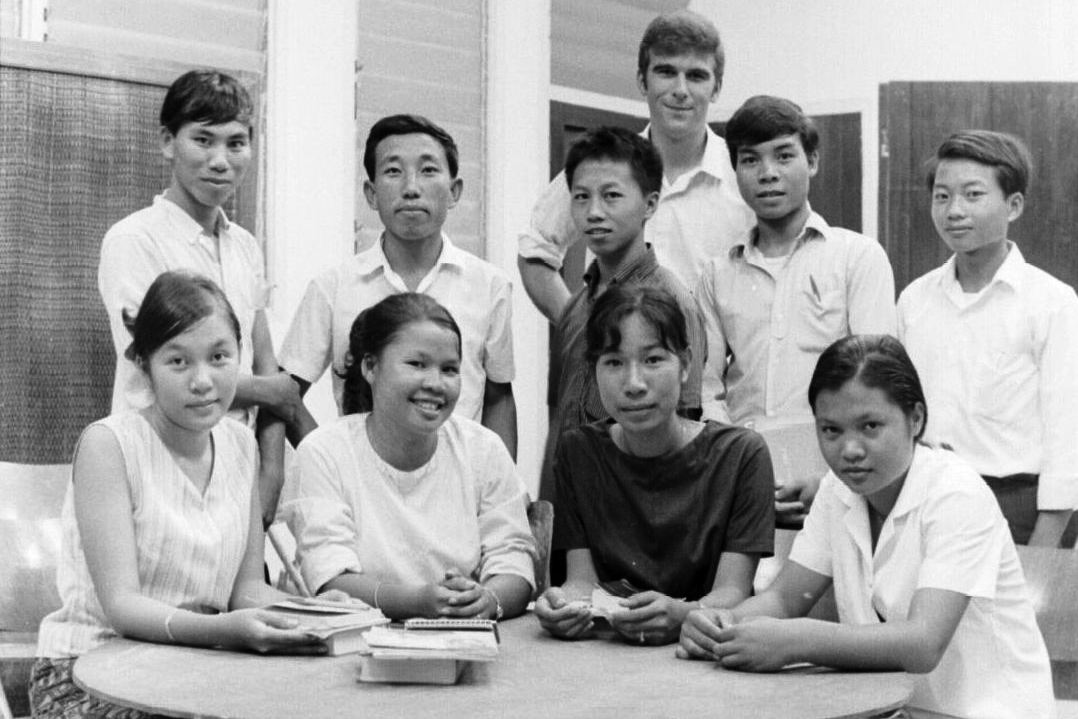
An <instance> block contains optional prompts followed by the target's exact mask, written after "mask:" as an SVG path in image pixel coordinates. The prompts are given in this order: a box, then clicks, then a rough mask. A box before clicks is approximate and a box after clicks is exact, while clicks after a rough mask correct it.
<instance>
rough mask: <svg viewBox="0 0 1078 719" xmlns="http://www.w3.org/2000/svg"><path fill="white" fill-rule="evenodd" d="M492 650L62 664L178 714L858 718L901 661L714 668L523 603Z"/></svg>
mask: <svg viewBox="0 0 1078 719" xmlns="http://www.w3.org/2000/svg"><path fill="white" fill-rule="evenodd" d="M499 626H500V631H501V640H502V641H501V654H500V656H499V657H498V659H497V661H495V662H493V663H490V664H473V665H471V666H470V667H469V669H468V670H467V671H466V672H465V674H464V676H463V677H462V679H461V682H460V683H459V684H457V685H454V686H418V685H416V686H406V685H382V684H366V683H363V684H361V683H359V682H358V681H357V677H358V672H359V657H358V655H355V654H352V655H347V656H341V657H287V656H257V655H253V654H241V653H236V652H227V651H218V650H212V649H194V648H189V647H176V646H167V645H163V644H148V643H144V642H135V641H130V640H125V639H118V640H115V641H112V642H109V643H108V644H106V645H104V646H102V647H99V648H97V649H94V650H93V651H91V652H89V653H87V654H85V655H84V656H82V657H80V658H79V660H78V661H77V662H76V663H75V671H74V674H75V681H76V682H77V683H78V684H79V686H81V687H83V688H84V689H85V690H86V691H88V692H90V693H91V694H93V695H95V696H98V697H101V698H103V699H107V700H109V701H112V702H115V703H117V704H122V705H125V706H130V707H135V708H138V709H143V710H146V711H151V712H156V713H162V714H170V715H174V716H181V717H232V718H238V719H242V718H245V717H250V718H251V719H255V718H256V717H261V718H265V719H273V718H276V717H280V718H281V719H294V718H295V717H300V716H304V717H327V718H328V717H401V716H406V717H410V718H413V719H422V718H423V717H430V718H432V719H434V718H438V719H441V718H442V717H458V718H461V719H463V718H465V717H466V718H467V719H476V718H481V717H504V716H512V717H522V718H527V717H542V718H543V719H549V718H550V717H589V719H590V718H594V717H596V716H620V717H656V716H663V717H681V716H685V717H690V716H691V717H701V716H716V717H723V719H741V718H744V719H786V718H787V717H790V716H794V715H796V716H798V717H800V718H801V719H813V718H814V717H816V718H820V719H824V718H829V719H835V718H838V717H843V718H846V717H867V716H870V715H872V714H875V713H879V712H883V711H887V710H890V709H895V708H898V707H900V706H902V705H904V704H905V703H906V701H908V700H909V697H910V692H911V687H912V680H911V679H910V677H908V676H907V675H906V674H904V673H901V672H890V673H876V672H858V673H850V672H834V671H830V670H824V669H819V668H809V669H795V670H789V671H784V672H780V673H777V674H749V673H742V672H734V671H727V670H725V669H722V668H721V667H719V666H717V665H716V664H714V663H711V662H690V661H684V660H680V659H676V658H675V657H674V647H673V646H666V647H638V646H631V645H627V644H624V643H622V642H619V641H617V640H612V639H594V640H586V641H578V642H563V641H560V640H557V639H553V638H552V637H550V636H549V635H547V634H546V633H545V632H543V631H542V629H541V628H540V627H539V623H538V621H537V620H536V619H535V618H534V617H533V616H531V615H526V616H524V617H521V618H519V619H514V620H511V621H507V622H502V623H501V624H500V625H499Z"/></svg>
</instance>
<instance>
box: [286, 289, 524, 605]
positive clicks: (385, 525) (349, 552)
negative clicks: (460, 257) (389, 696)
mask: <svg viewBox="0 0 1078 719" xmlns="http://www.w3.org/2000/svg"><path fill="white" fill-rule="evenodd" d="M349 353H350V362H351V364H350V366H349V368H348V371H347V374H346V377H345V386H344V402H343V403H344V410H345V416H343V417H341V418H340V419H339V420H337V421H336V422H334V423H333V424H328V425H325V426H323V427H319V428H318V429H317V430H315V431H314V432H312V433H311V434H310V435H308V436H307V438H306V439H304V441H303V442H302V444H301V445H300V447H299V450H298V458H297V463H298V473H297V476H296V477H295V478H293V480H291V481H290V483H289V484H288V486H287V487H286V489H285V499H284V502H283V504H282V512H283V514H284V515H285V517H286V518H287V520H288V523H289V526H290V528H291V530H292V533H293V534H294V535H295V537H296V544H297V547H296V555H297V559H298V561H299V565H300V570H301V572H302V573H303V577H304V579H305V581H306V582H307V584H308V586H310V587H311V588H312V589H341V590H344V591H346V592H348V593H349V594H351V595H352V596H354V597H358V598H360V599H362V600H364V601H366V602H368V603H370V604H372V605H374V606H376V607H378V608H379V609H381V610H382V611H383V612H384V613H385V614H386V615H387V616H389V617H392V618H404V617H413V616H422V617H481V618H492V619H498V618H501V617H502V616H514V615H517V614H520V613H521V612H523V611H524V608H525V605H526V604H527V602H528V600H529V598H530V596H531V593H532V589H533V587H534V571H533V563H532V555H533V554H534V542H533V539H532V536H531V532H530V530H529V527H528V521H527V516H526V508H527V502H528V495H527V492H526V490H525V488H524V485H523V483H522V482H521V481H520V479H519V477H518V476H517V473H516V468H515V466H514V464H513V460H512V459H511V458H510V456H509V453H508V451H507V450H506V449H505V445H504V444H503V443H502V442H501V440H499V439H498V436H497V435H496V434H494V433H493V432H491V431H490V430H488V429H486V428H485V427H483V426H482V425H481V424H479V423H478V422H474V421H471V420H468V419H465V418H461V417H457V416H453V415H452V412H453V407H454V405H455V404H456V401H457V397H458V396H459V394H460V362H461V336H460V329H459V328H458V326H457V324H456V322H455V321H454V320H453V318H452V316H451V315H450V314H449V312H448V311H447V310H446V309H445V308H444V307H442V306H441V305H440V304H438V303H437V302H436V301H435V300H433V299H431V298H430V297H428V296H427V295H423V294H417V293H402V294H398V295H392V296H390V297H388V298H386V299H384V300H382V301H381V302H379V303H378V304H376V305H373V306H372V307H370V308H368V309H366V310H364V311H363V312H362V313H361V314H360V315H359V317H358V318H356V321H355V323H354V324H353V327H352V332H351V335H350V338H349ZM360 406H369V407H372V408H373V409H372V410H371V411H370V412H369V413H361V414H357V413H355V412H356V410H357V408H358V407H360Z"/></svg>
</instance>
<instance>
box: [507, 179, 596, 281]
mask: <svg viewBox="0 0 1078 719" xmlns="http://www.w3.org/2000/svg"><path fill="white" fill-rule="evenodd" d="M569 204H570V196H569V185H568V184H567V183H566V181H565V173H564V172H559V173H558V176H557V177H555V178H554V179H553V180H551V182H550V184H549V185H547V188H546V190H545V191H544V192H543V194H542V195H541V196H540V197H539V200H538V201H537V202H536V203H535V207H534V208H533V209H532V217H531V224H530V225H529V226H528V228H527V229H526V230H525V231H524V232H522V233H520V236H519V237H518V238H517V251H518V253H519V255H520V256H521V257H523V258H524V259H528V260H539V261H541V262H543V263H544V264H547V265H549V266H550V267H552V268H554V269H555V270H558V269H561V265H562V261H563V260H564V259H565V253H566V251H568V249H569V248H570V247H571V246H572V245H573V244H575V243H576V241H577V240H578V239H579V237H580V236H579V233H578V232H577V229H576V226H575V225H574V224H573V218H572V216H571V214H570V211H569Z"/></svg>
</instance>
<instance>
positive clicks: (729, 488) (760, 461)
mask: <svg viewBox="0 0 1078 719" xmlns="http://www.w3.org/2000/svg"><path fill="white" fill-rule="evenodd" d="M612 425H613V422H612V421H611V420H606V421H602V422H596V423H594V424H589V425H584V426H582V427H579V428H577V429H574V430H570V431H569V432H567V433H566V434H564V435H563V436H562V438H561V441H560V443H559V446H558V450H557V454H556V456H555V461H554V477H555V487H556V500H555V511H554V546H555V547H556V548H558V549H567V550H568V549H589V550H591V556H592V561H593V562H594V564H595V571H596V572H597V573H598V575H599V580H600V581H604V582H605V581H616V580H619V579H626V580H628V581H629V582H630V583H632V584H633V585H634V586H636V587H638V588H639V589H641V590H647V589H653V590H656V591H659V592H662V593H663V594H666V595H668V596H671V597H676V598H682V597H684V598H686V599H688V600H696V599H699V598H700V597H702V596H704V595H705V594H707V593H708V592H709V591H711V588H712V585H713V584H714V582H715V573H716V570H717V569H718V564H719V557H720V555H721V554H722V553H723V552H740V553H743V554H755V555H759V556H771V553H772V550H773V548H774V532H775V515H774V512H775V496H774V493H775V486H774V478H773V473H772V468H771V457H770V455H769V454H768V451H767V445H766V444H764V440H763V439H762V438H761V437H760V436H759V435H758V434H756V433H755V432H753V431H752V430H749V429H745V428H742V427H734V426H731V425H726V424H720V423H718V422H710V421H709V422H707V424H706V426H705V427H704V429H703V430H701V432H700V433H699V434H698V435H697V436H696V437H695V438H694V439H693V440H692V441H691V442H689V444H687V445H686V446H685V447H683V448H681V449H680V450H677V451H676V452H671V453H669V454H666V455H663V456H660V457H634V456H632V455H629V454H626V453H624V452H622V451H621V450H620V449H618V448H617V446H616V445H615V444H614V441H613V439H611V437H610V427H611V426H612Z"/></svg>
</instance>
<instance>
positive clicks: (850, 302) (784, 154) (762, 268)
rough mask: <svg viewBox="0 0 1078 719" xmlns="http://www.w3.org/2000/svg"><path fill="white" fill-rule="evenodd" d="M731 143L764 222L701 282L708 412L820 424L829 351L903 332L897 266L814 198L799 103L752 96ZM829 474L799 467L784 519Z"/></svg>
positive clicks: (733, 126)
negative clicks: (857, 338)
mask: <svg viewBox="0 0 1078 719" xmlns="http://www.w3.org/2000/svg"><path fill="white" fill-rule="evenodd" d="M726 143H727V145H728V146H729V148H730V156H731V158H732V159H733V161H734V168H735V171H736V173H737V183H738V187H739V189H740V190H741V195H742V197H743V198H744V199H745V201H746V202H747V203H748V204H749V206H750V207H751V208H752V209H753V211H754V212H755V213H756V227H755V228H753V229H752V230H751V232H749V233H747V234H746V235H745V236H744V237H742V238H741V241H740V242H738V243H737V244H735V245H734V246H733V247H732V248H731V249H730V250H728V251H727V252H726V253H723V254H721V255H719V256H717V257H715V258H714V259H713V260H711V262H710V263H709V264H708V265H707V266H706V267H705V269H704V271H703V273H702V274H701V276H700V282H699V284H698V286H697V289H696V297H697V301H698V302H699V303H700V307H701V310H702V312H703V315H704V320H705V324H706V327H707V337H708V360H707V365H706V366H705V368H704V386H703V395H704V400H703V409H704V417H705V418H709V419H718V420H721V421H725V422H732V423H734V424H746V423H749V422H751V421H755V420H758V419H760V418H765V417H766V418H771V419H772V421H774V420H780V421H789V422H797V421H804V422H811V421H812V411H811V409H810V408H809V403H808V394H807V393H808V385H809V380H810V379H811V378H812V372H813V370H814V369H815V367H816V360H817V359H818V358H819V356H820V353H821V352H823V351H824V350H825V349H827V347H828V346H829V345H830V344H831V343H832V342H834V341H835V340H838V339H841V338H842V337H845V336H847V335H851V334H890V335H894V334H895V331H896V330H895V322H896V320H895V302H894V297H895V288H894V276H893V274H892V272H891V266H890V264H889V263H888V261H887V254H886V253H885V252H884V250H883V248H882V247H881V246H880V244H879V243H878V242H876V241H875V240H872V239H871V238H868V237H865V236H864V235H861V234H858V233H856V232H851V231H850V230H844V229H842V228H838V227H831V226H830V225H828V224H827V222H826V221H824V219H823V218H822V217H820V216H819V215H817V214H816V213H815V212H813V211H812V209H811V208H810V207H809V203H808V191H809V184H810V180H811V178H812V177H813V176H814V175H815V174H816V170H817V167H818V163H819V155H818V152H817V145H818V143H819V134H818V133H817V131H816V128H815V126H814V125H813V124H812V121H811V120H810V119H809V118H808V117H807V116H806V115H805V114H804V113H803V112H802V111H801V108H800V107H798V106H797V105H796V104H794V103H792V102H790V101H789V100H784V99H782V98H776V97H765V96H758V97H754V98H751V99H749V100H748V101H746V103H745V104H744V105H742V106H741V108H739V109H738V110H737V112H735V113H734V115H733V117H731V118H730V122H729V123H727V125H726ZM818 482H819V477H815V478H809V477H796V478H791V481H790V482H788V483H787V485H786V486H784V487H782V488H780V491H779V492H778V493H777V499H779V500H781V501H790V502H793V504H791V505H789V506H783V505H780V506H779V510H780V515H781V517H782V518H783V519H786V520H796V519H797V518H799V516H800V515H801V512H802V511H803V510H804V508H805V507H806V506H807V503H808V502H810V501H811V499H812V495H813V494H815V488H816V486H817V484H818ZM795 485H796V486H795ZM798 503H800V504H798Z"/></svg>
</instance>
